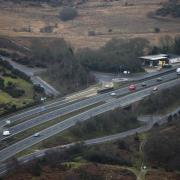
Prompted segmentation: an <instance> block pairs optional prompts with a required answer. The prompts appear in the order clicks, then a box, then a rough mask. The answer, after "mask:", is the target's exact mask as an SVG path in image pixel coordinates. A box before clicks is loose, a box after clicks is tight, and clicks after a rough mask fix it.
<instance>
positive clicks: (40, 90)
mask: <svg viewBox="0 0 180 180" xmlns="http://www.w3.org/2000/svg"><path fill="white" fill-rule="evenodd" d="M33 87H34V90H35V91H36V92H37V93H44V88H43V87H41V86H40V85H39V84H35V85H34V86H33Z"/></svg>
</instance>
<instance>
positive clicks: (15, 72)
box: [0, 58, 30, 81]
mask: <svg viewBox="0 0 180 180" xmlns="http://www.w3.org/2000/svg"><path fill="white" fill-rule="evenodd" d="M0 65H2V66H3V67H5V68H6V69H8V70H10V71H11V75H10V76H12V77H19V78H21V79H24V80H26V81H30V77H29V76H28V75H26V74H25V73H24V72H22V71H20V70H18V69H15V68H14V67H13V66H12V65H11V64H10V63H9V62H8V61H4V60H2V59H1V58H0Z"/></svg>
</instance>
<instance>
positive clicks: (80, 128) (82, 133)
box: [70, 109, 139, 139]
mask: <svg viewBox="0 0 180 180" xmlns="http://www.w3.org/2000/svg"><path fill="white" fill-rule="evenodd" d="M138 125H139V123H138V121H137V117H136V116H135V115H134V114H133V113H131V112H129V111H126V110H122V109H116V110H113V111H110V112H106V113H104V114H102V115H99V116H96V117H94V118H93V119H91V120H88V121H86V122H79V123H77V124H76V126H75V127H72V128H71V129H70V131H71V133H72V135H73V137H77V138H81V139H88V138H91V137H94V136H95V137H97V136H99V135H101V136H102V135H104V134H112V133H117V132H121V131H124V130H128V129H132V128H135V127H137V126H138Z"/></svg>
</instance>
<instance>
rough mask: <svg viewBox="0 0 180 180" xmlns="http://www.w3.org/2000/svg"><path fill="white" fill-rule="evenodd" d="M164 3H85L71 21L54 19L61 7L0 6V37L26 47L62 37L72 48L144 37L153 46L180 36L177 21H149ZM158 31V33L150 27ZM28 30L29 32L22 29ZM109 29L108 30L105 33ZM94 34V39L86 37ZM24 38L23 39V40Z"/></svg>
mask: <svg viewBox="0 0 180 180" xmlns="http://www.w3.org/2000/svg"><path fill="white" fill-rule="evenodd" d="M164 1H165V0H138V1H137V0H129V1H127V2H128V4H129V5H128V6H124V3H123V1H114V2H109V3H105V2H103V0H99V1H95V0H92V1H89V2H88V3H85V4H83V5H82V6H79V7H78V12H79V16H78V17H77V18H75V19H74V20H73V21H68V22H62V21H61V20H60V19H59V18H58V14H59V11H60V9H61V8H62V7H50V6H48V5H46V6H39V7H38V6H37V7H34V6H33V7H32V6H25V5H17V4H16V5H12V4H11V5H9V3H8V4H6V3H3V4H1V5H0V6H1V9H0V35H3V36H8V37H11V38H12V37H13V38H14V40H15V41H17V42H18V43H19V42H21V43H25V44H27V45H29V43H28V41H29V40H31V38H32V37H45V38H62V37H63V38H65V39H66V40H67V41H69V42H70V43H71V44H72V45H73V46H75V47H76V48H82V47H93V48H98V47H100V46H102V45H104V44H105V43H106V42H107V41H108V40H110V39H111V38H133V37H145V38H148V39H149V40H150V41H151V42H153V43H157V42H158V39H159V38H160V37H162V36H164V35H171V36H175V35H177V34H180V26H179V19H173V18H170V17H168V18H165V19H164V18H152V17H150V16H149V15H148V14H149V13H151V12H155V10H156V9H158V8H159V7H160V6H161V3H162V2H164ZM49 25H50V26H55V27H54V28H53V32H52V33H41V32H40V29H41V28H43V27H45V26H49ZM156 27H157V28H160V32H159V33H155V32H154V28H156ZM28 28H30V30H31V31H30V32H27V30H26V29H28ZM109 29H111V30H112V31H111V32H109ZM88 31H95V33H96V35H95V36H88ZM24 37H26V38H24Z"/></svg>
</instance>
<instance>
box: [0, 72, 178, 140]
mask: <svg viewBox="0 0 180 180" xmlns="http://www.w3.org/2000/svg"><path fill="white" fill-rule="evenodd" d="M174 78H177V74H176V72H173V73H170V74H166V75H164V76H162V79H163V81H162V82H164V81H169V80H172V79H174ZM162 82H158V81H157V79H156V78H155V79H150V80H147V81H145V83H146V85H147V87H150V86H153V85H157V84H159V83H162ZM147 87H143V86H142V83H137V84H136V88H137V90H142V89H145V88H147ZM113 92H115V93H116V95H117V96H124V95H126V94H128V93H130V92H129V91H128V87H124V88H121V89H118V90H116V91H113ZM109 94H110V93H106V94H102V95H97V96H95V97H91V98H88V99H85V100H81V101H79V102H76V103H73V104H70V105H67V106H65V107H62V106H61V108H59V109H56V110H53V111H50V112H47V113H44V114H42V115H39V116H37V117H34V118H31V119H29V120H27V121H25V122H22V123H20V124H17V125H15V126H13V127H10V128H9V131H10V132H11V135H10V136H13V135H15V134H17V133H20V132H23V131H25V130H27V129H29V128H31V127H34V126H37V125H39V124H41V123H44V122H47V121H50V120H53V119H55V118H57V117H60V116H63V115H65V114H68V113H71V112H73V111H76V110H80V109H82V108H84V107H87V106H89V105H93V104H95V103H98V102H103V101H106V103H108V102H112V101H114V100H115V98H114V97H112V96H110V95H109ZM49 107H50V106H49ZM44 108H46V107H45V106H44ZM36 110H37V111H39V109H37V108H36ZM32 111H33V110H32ZM28 113H29V112H28ZM17 117H18V115H17ZM17 117H16V118H17ZM11 121H13V120H11ZM8 137H9V136H8ZM8 137H4V136H3V135H2V134H1V135H0V140H3V139H6V138H8Z"/></svg>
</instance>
